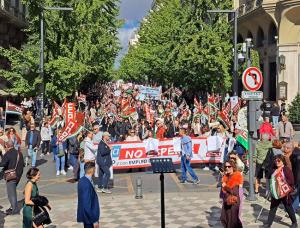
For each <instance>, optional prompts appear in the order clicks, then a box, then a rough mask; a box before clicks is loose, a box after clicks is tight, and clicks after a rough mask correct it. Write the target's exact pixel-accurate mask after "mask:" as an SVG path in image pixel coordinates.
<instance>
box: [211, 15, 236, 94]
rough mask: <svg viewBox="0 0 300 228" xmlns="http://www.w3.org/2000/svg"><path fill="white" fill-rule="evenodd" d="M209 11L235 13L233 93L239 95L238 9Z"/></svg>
mask: <svg viewBox="0 0 300 228" xmlns="http://www.w3.org/2000/svg"><path fill="white" fill-rule="evenodd" d="M207 12H208V13H226V14H233V15H234V39H233V40H234V62H233V95H234V96H238V92H239V81H238V55H237V29H238V27H237V18H238V9H236V10H207Z"/></svg>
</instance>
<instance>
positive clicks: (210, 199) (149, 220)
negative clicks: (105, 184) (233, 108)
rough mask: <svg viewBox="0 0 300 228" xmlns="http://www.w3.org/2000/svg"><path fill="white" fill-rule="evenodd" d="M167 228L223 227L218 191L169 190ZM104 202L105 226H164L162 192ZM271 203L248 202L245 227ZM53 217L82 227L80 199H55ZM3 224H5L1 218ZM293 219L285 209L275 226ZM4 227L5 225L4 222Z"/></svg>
mask: <svg viewBox="0 0 300 228" xmlns="http://www.w3.org/2000/svg"><path fill="white" fill-rule="evenodd" d="M165 196H166V197H165V198H166V227H170V228H177V227H178V228H179V227H184V228H192V227H193V228H200V227H201V228H202V227H216V228H218V227H222V225H221V223H220V221H219V218H220V213H221V207H222V205H221V203H220V200H219V198H218V194H216V193H210V192H208V193H197V192H196V193H195V192H186V193H183V192H181V193H167V194H166V195H165ZM99 197H100V201H101V219H100V221H101V227H103V228H115V227H122V228H134V227H137V228H145V227H147V228H154V227H160V198H159V197H160V195H159V194H157V193H156V194H147V195H144V198H143V199H140V200H137V199H134V197H133V196H132V195H113V194H112V195H102V194H101V195H99ZM261 205H264V206H265V207H266V208H268V207H269V203H264V201H263V200H262V199H261V200H259V201H256V202H254V203H250V202H247V201H245V202H244V208H243V216H242V218H243V225H244V227H259V226H261V225H262V221H265V220H266V219H267V215H268V210H264V211H263V213H262V215H261V217H260V221H258V223H255V219H256V217H257V215H258V213H259V211H260V209H261ZM51 206H52V208H53V209H52V211H51V219H52V221H53V224H52V225H50V226H47V227H62V228H67V227H68V228H71V227H74V228H76V227H78V228H79V227H82V225H80V224H77V223H76V208H77V199H67V200H56V201H51ZM4 220H5V223H4V227H5V228H15V227H21V223H22V215H20V216H8V217H5V218H4ZM0 224H3V221H1V223H0ZM290 224H291V223H290V220H289V219H288V218H285V217H284V213H283V212H282V210H278V211H277V217H276V220H275V222H274V224H273V226H272V227H278V228H279V227H287V226H288V225H290ZM0 227H1V225H0Z"/></svg>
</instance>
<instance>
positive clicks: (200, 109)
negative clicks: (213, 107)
mask: <svg viewBox="0 0 300 228" xmlns="http://www.w3.org/2000/svg"><path fill="white" fill-rule="evenodd" d="M194 106H195V108H196V109H197V113H201V112H202V109H203V107H202V102H201V101H200V100H199V101H198V100H197V98H196V97H194Z"/></svg>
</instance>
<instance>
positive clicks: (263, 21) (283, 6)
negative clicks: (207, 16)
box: [234, 0, 300, 101]
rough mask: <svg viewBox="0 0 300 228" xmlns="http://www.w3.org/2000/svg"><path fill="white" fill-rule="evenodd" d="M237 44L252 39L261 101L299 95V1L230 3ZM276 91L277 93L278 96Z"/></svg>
mask: <svg viewBox="0 0 300 228" xmlns="http://www.w3.org/2000/svg"><path fill="white" fill-rule="evenodd" d="M234 7H235V9H237V11H238V15H239V16H238V42H243V41H244V40H245V39H246V38H252V40H253V44H254V48H255V49H256V50H258V52H259V55H260V66H261V70H262V73H263V76H264V83H263V88H262V91H263V92H264V97H265V98H266V99H268V100H271V101H275V100H276V99H278V98H279V97H282V96H283V94H284V93H285V90H284V87H281V86H280V87H281V89H279V85H280V84H284V82H286V83H287V89H286V92H287V97H286V98H287V100H288V101H291V100H292V99H293V98H294V97H295V95H296V94H297V93H298V92H300V0H234ZM279 91H280V92H279Z"/></svg>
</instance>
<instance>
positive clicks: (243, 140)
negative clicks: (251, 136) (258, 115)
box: [236, 129, 249, 150]
mask: <svg viewBox="0 0 300 228" xmlns="http://www.w3.org/2000/svg"><path fill="white" fill-rule="evenodd" d="M236 140H237V141H238V142H239V143H240V144H241V145H242V146H243V147H244V148H245V149H246V150H249V143H248V131H247V130H244V129H243V130H240V133H239V134H238V136H237V138H236Z"/></svg>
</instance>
